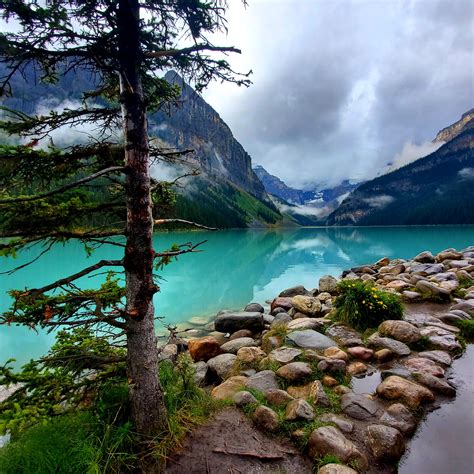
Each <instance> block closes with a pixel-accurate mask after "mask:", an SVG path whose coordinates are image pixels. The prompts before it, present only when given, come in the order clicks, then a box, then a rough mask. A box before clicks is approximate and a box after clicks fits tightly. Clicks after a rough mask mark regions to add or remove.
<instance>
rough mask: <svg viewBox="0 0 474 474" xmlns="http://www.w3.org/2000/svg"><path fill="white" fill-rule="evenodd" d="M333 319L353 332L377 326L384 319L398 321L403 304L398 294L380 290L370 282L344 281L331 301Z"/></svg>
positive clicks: (401, 314) (401, 313)
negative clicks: (333, 309) (333, 312)
mask: <svg viewBox="0 0 474 474" xmlns="http://www.w3.org/2000/svg"><path fill="white" fill-rule="evenodd" d="M334 307H335V308H336V312H335V316H334V317H335V319H336V320H337V321H340V322H342V323H344V324H347V325H348V326H351V327H354V328H356V329H360V330H365V329H367V328H373V327H378V326H379V324H380V323H382V322H383V321H385V320H387V319H401V318H402V316H403V303H402V300H401V298H400V296H399V295H396V294H393V293H390V292H388V291H383V290H379V289H378V288H376V287H375V286H374V285H373V284H372V283H371V282H365V281H362V280H343V281H341V282H340V283H339V284H338V296H337V297H336V299H335V301H334Z"/></svg>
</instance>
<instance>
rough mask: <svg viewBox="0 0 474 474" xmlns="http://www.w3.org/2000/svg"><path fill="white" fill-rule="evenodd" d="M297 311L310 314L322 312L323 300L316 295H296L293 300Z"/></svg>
mask: <svg viewBox="0 0 474 474" xmlns="http://www.w3.org/2000/svg"><path fill="white" fill-rule="evenodd" d="M291 302H292V303H293V308H294V309H295V311H299V312H300V313H303V314H307V315H309V316H317V315H319V314H320V313H321V301H319V300H318V299H317V298H315V297H314V296H303V295H298V296H294V297H293V298H292V300H291Z"/></svg>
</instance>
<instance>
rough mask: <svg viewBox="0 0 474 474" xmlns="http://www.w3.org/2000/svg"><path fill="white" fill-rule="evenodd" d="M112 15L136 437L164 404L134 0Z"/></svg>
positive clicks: (162, 416) (153, 425) (160, 420)
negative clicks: (121, 143)
mask: <svg viewBox="0 0 474 474" xmlns="http://www.w3.org/2000/svg"><path fill="white" fill-rule="evenodd" d="M117 20H118V32H119V61H120V98H121V107H122V115H123V132H124V140H125V143H124V145H125V172H126V192H127V243H126V248H125V257H124V268H125V277H126V286H127V287H126V311H127V314H128V323H127V370H128V378H129V386H130V398H131V408H132V417H133V422H134V425H135V429H136V431H137V432H138V433H139V434H140V436H141V437H142V440H151V438H152V437H154V436H156V435H157V434H159V433H160V432H162V431H163V430H164V429H165V426H166V408H165V404H164V399H163V391H162V388H161V386H160V382H159V379H158V371H157V361H158V350H157V341H156V336H155V328H154V307H153V295H154V293H156V291H157V287H156V286H155V284H154V281H153V257H154V252H153V241H152V236H153V216H152V202H151V195H150V172H149V171H150V170H149V149H148V132H147V119H146V105H145V103H144V99H143V89H142V82H141V77H140V64H141V47H140V7H139V2H138V0H120V1H119V10H118V17H117Z"/></svg>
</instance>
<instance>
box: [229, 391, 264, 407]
mask: <svg viewBox="0 0 474 474" xmlns="http://www.w3.org/2000/svg"><path fill="white" fill-rule="evenodd" d="M233 400H234V403H235V405H236V406H238V407H244V406H246V405H250V404H252V403H258V400H257V399H256V398H255V397H254V396H253V395H252V394H251V393H250V392H246V391H245V390H242V391H241V392H237V393H236V394H235V395H234V397H233Z"/></svg>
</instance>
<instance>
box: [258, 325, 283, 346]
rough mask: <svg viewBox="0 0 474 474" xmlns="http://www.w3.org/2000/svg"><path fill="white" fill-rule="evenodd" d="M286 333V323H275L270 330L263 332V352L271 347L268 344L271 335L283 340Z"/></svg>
mask: <svg viewBox="0 0 474 474" xmlns="http://www.w3.org/2000/svg"><path fill="white" fill-rule="evenodd" d="M287 335H288V328H287V327H286V324H275V325H274V326H272V328H271V329H270V331H268V332H267V333H266V334H265V336H263V338H262V349H263V350H264V351H265V352H270V351H271V350H272V347H271V346H270V343H269V339H270V338H271V337H278V338H280V339H281V340H282V342H283V341H284V340H285V337H286V336H287Z"/></svg>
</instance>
